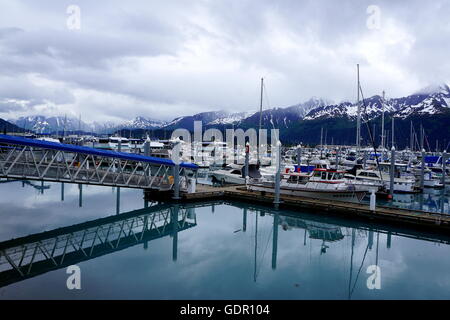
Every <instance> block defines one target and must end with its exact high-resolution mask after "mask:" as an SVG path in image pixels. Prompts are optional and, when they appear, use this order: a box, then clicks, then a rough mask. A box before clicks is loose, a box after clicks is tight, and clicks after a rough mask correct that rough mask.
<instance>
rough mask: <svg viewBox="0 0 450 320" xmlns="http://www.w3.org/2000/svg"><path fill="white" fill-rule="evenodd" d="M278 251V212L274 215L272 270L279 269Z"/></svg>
mask: <svg viewBox="0 0 450 320" xmlns="http://www.w3.org/2000/svg"><path fill="white" fill-rule="evenodd" d="M277 251H278V212H275V214H274V215H273V239H272V269H273V270H275V269H276V268H277Z"/></svg>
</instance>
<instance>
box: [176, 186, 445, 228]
mask: <svg viewBox="0 0 450 320" xmlns="http://www.w3.org/2000/svg"><path fill="white" fill-rule="evenodd" d="M181 197H182V200H181V201H186V202H192V201H205V200H214V199H217V200H232V201H239V202H249V203H259V204H263V205H266V206H272V207H273V206H274V204H273V201H274V194H273V193H268V192H258V191H249V190H247V189H246V188H245V186H242V185H238V186H236V185H235V186H226V187H213V186H207V185H198V186H197V191H196V192H195V193H182V194H181ZM280 200H281V203H280V205H279V207H280V208H286V209H291V210H292V209H294V210H295V209H302V210H305V211H314V212H316V213H320V214H336V215H340V216H345V217H348V218H352V219H355V218H356V219H364V220H372V221H378V222H384V223H386V222H387V223H391V224H395V225H400V226H404V227H408V226H409V227H415V228H419V229H427V230H430V229H432V230H434V231H439V232H445V233H448V234H450V215H448V214H441V213H431V212H426V211H419V210H408V209H400V208H393V207H386V206H377V207H376V210H375V211H372V210H370V208H369V205H368V204H365V203H352V202H344V201H335V200H333V201H331V200H323V199H314V198H307V197H298V196H289V195H283V194H281V195H280Z"/></svg>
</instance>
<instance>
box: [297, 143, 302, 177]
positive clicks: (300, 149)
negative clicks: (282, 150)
mask: <svg viewBox="0 0 450 320" xmlns="http://www.w3.org/2000/svg"><path fill="white" fill-rule="evenodd" d="M301 164H302V148H301V147H298V148H297V165H298V172H301V171H302V170H301V168H300V166H301Z"/></svg>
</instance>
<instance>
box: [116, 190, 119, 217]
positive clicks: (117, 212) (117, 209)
mask: <svg viewBox="0 0 450 320" xmlns="http://www.w3.org/2000/svg"><path fill="white" fill-rule="evenodd" d="M119 213H120V187H117V188H116V214H119Z"/></svg>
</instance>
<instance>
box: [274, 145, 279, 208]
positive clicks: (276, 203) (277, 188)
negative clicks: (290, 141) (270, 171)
mask: <svg viewBox="0 0 450 320" xmlns="http://www.w3.org/2000/svg"><path fill="white" fill-rule="evenodd" d="M280 178H281V142H280V141H278V142H277V164H276V173H275V199H274V201H273V203H274V205H275V208H276V209H278V206H279V205H280Z"/></svg>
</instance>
